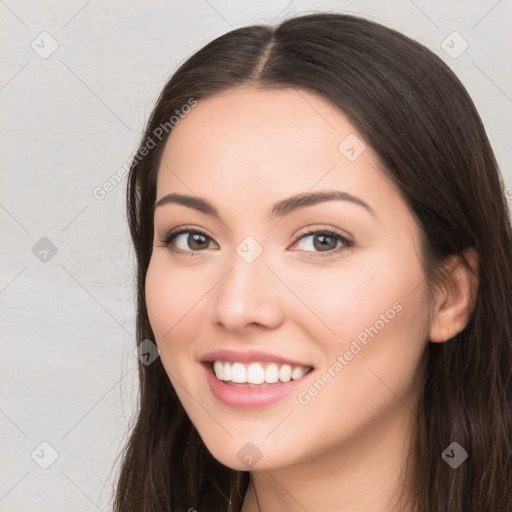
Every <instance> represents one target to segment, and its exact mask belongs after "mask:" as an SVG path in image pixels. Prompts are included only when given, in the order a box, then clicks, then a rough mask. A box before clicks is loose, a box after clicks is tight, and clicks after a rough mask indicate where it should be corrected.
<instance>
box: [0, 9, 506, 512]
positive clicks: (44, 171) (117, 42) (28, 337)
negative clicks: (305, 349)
mask: <svg viewBox="0 0 512 512" xmlns="http://www.w3.org/2000/svg"><path fill="white" fill-rule="evenodd" d="M313 10H316V11H321V10H333V11H338V12H343V13H349V14H356V15H361V16H364V17H367V18H369V19H371V20H374V21H377V22H380V23H382V24H384V25H387V26H389V27H392V28H395V29H397V30H399V31H401V32H403V33H404V34H406V35H408V36H410V37H412V38H413V39H416V40H417V41H419V42H421V43H422V44H424V45H425V46H427V47H428V48H430V49H431V50H433V51H434V52H435V53H436V54H438V55H439V56H440V57H441V58H442V59H443V60H444V61H445V62H446V63H447V64H448V65H449V66H450V67H451V68H452V69H453V70H454V71H455V73H456V74H457V75H458V77H459V78H460V79H461V80H462V82H463V83H464V85H465V86H466V88H467V89H468V91H469V93H470V95H471V97H472V98H473V100H474V102H475V104H476V106H477V108H478V110H479V112H480V115H481V117H482V119H483V121H484V124H485V126H486V129H487V132H488V135H489V138H490V140H491V143H492V145H493V148H494V151H495V154H496V157H497V160H498V162H499V164H500V166H501V169H502V172H503V175H504V178H505V181H506V183H507V184H508V185H509V186H512V166H511V164H512V149H511V144H510V136H511V127H512V99H511V98H512V69H511V67H510V60H509V56H510V50H511V47H512V44H511V43H512V36H511V34H512V31H510V25H511V21H512V13H511V12H512V4H511V1H510V0H501V1H497V0H479V1H472V2H467V1H463V0H458V1H449V2H447V1H446V0H434V1H426V0H415V1H412V0H394V1H388V2H386V3H385V5H384V3H383V2H381V1H377V0H375V1H369V0H368V1H361V0H360V1H330V2H329V1H316V2H313V1H299V0H295V1H291V2H290V1H289V0H282V1H281V0H278V1H269V0H266V1H260V2H249V1H243V2H239V1H235V0H208V1H207V0H187V1H183V2H177V1H174V2H164V1H156V0H152V1H144V2H143V1H142V0H139V1H134V0H131V1H126V2H121V1H107V2H104V1H103V2H101V1H99V0H89V1H85V0H73V1H70V2H57V1H56V0H51V1H50V0H46V1H45V2H42V1H38V2H34V1H29V0H22V1H16V0H5V1H4V0H0V20H1V21H0V24H1V25H0V26H1V29H0V55H1V59H2V60H1V62H2V65H1V66H0V102H1V107H0V123H1V130H2V136H1V138H0V154H1V162H0V180H1V181H0V223H1V239H0V257H1V262H2V265H1V271H0V308H1V330H0V336H1V357H0V386H1V388H0V389H1V395H0V453H1V455H0V461H1V463H0V464H1V470H0V510H1V511H6V512H7V511H13V512H19V511H23V512H32V511H42V510H45V511H46V510H52V511H57V512H58V511H69V510H80V511H84V512H88V511H92V512H94V511H97V510H101V511H107V510H111V495H112V486H113V481H114V474H115V469H116V466H115V464H114V461H115V459H116V456H117V454H118V453H119V451H120V449H121V447H122V445H123V443H124V441H125V436H126V432H127V430H128V428H129V422H130V417H131V415H132V414H133V411H134V404H135V400H136V396H137V381H136V378H135V377H136V372H135V369H136V364H137V360H136V358H135V356H134V354H133V349H134V347H135V345H136V340H135V335H134V320H135V313H134V287H133V275H134V271H133V268H134V266H133V250H132V248H131V246H130V240H129V235H128V227H127V222H126V218H125V210H124V208H125V206H124V200H125V190H124V187H125V184H126V183H125V182H126V180H125V179H124V180H122V182H121V183H120V184H119V185H118V186H117V187H115V188H114V189H113V190H112V191H110V192H109V193H108V194H106V197H105V198H104V199H102V200H98V199H96V198H95V197H94V196H93V190H94V189H95V188H96V187H101V186H102V185H103V183H105V182H106V181H107V180H108V179H109V177H110V176H111V175H112V174H114V173H115V172H116V170H117V169H119V168H120V167H122V166H123V165H124V164H125V162H126V161H127V159H128V158H129V157H130V156H131V155H132V154H133V152H134V151H135V150H136V149H137V146H138V142H139V140H140V138H141V134H142V130H143V127H144V123H145V122H146V120H147V118H148V116H149V113H150V112H151V109H152V107H153V105H154V102H155V100H156V98H157V96H158V94H159V93H160V90H161V89H162V87H163V85H164V83H165V82H166V80H167V79H168V78H169V76H170V75H171V74H172V73H173V71H174V70H175V69H176V67H177V66H178V65H179V64H180V63H181V62H183V61H184V60H185V59H186V58H188V57H189V56H190V55H191V54H192V53H193V52H195V51H196V50H198V49H199V48H200V47H202V46H204V45H205V44H206V43H207V42H209V41H211V40H212V39H214V38H216V37H217V36H220V35H221V34H224V33H225V32H228V31H229V30H231V29H233V28H237V27H241V26H244V25H250V24H255V23H270V22H273V23H277V22H278V21H279V20H281V19H283V18H284V17H287V16H289V15H291V14H293V13H299V12H311V11H313ZM454 31H455V32H457V33H458V34H459V35H453V34H452V33H453V32H454ZM42 32H47V34H43V35H41V33H42ZM447 37H449V39H447ZM443 41H445V43H443ZM446 41H447V42H448V45H449V46H451V47H453V48H452V49H451V50H450V52H451V53H452V55H449V54H448V53H447V52H446V51H445V50H444V49H443V45H444V47H445V48H446V47H447V46H446V45H447V43H446ZM464 41H466V42H467V44H468V45H469V46H468V48H467V49H466V51H464V52H463V53H462V54H461V55H457V56H455V54H457V53H459V52H460V51H462V49H463V48H464V46H465V44H466V43H465V42H464ZM52 45H53V46H55V45H58V47H57V48H56V50H55V51H54V52H53V53H52V54H51V55H48V53H49V52H50V51H51V50H52V49H53V46H52ZM449 46H448V47H449ZM43 57H45V58H43ZM214 126H215V120H212V129H214ZM511 191H512V189H511ZM510 196H511V197H512V192H511V193H510ZM41 239H43V240H42V241H41ZM36 244H38V245H36ZM34 246H35V249H33V248H34ZM45 250H46V251H47V252H46V253H44V251H45ZM55 251H56V252H55ZM38 254H39V255H40V256H39V257H37V255H38ZM41 255H42V256H41ZM44 259H46V261H43V260H44ZM41 443H45V444H41ZM46 443H48V444H46ZM50 463H51V465H50V466H49V467H48V468H47V469H44V468H43V467H41V466H45V465H48V464H50ZM311 512H313V511H311Z"/></svg>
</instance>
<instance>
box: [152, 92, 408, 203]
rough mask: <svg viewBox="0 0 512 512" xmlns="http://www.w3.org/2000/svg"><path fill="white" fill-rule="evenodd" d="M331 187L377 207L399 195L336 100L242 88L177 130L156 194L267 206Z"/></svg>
mask: <svg viewBox="0 0 512 512" xmlns="http://www.w3.org/2000/svg"><path fill="white" fill-rule="evenodd" d="M347 150H349V152H348V153H347ZM354 156H356V158H354ZM329 188H331V189H336V190H340V189H341V190H344V191H346V192H349V193H351V194H354V195H358V196H364V197H365V198H366V199H365V201H367V202H369V203H370V202H373V203H374V205H376V206H374V208H375V209H377V208H378V207H379V205H380V204H383V202H384V201H386V200H389V197H387V196H390V195H391V196H393V195H395V196H396V195H397V191H396V189H395V188H394V187H393V185H392V183H391V182H390V180H389V179H388V178H387V177H386V176H384V174H383V173H382V172H381V171H380V170H379V163H378V159H377V157H376V155H375V153H374V152H373V151H372V150H371V148H369V147H368V146H367V145H366V143H365V142H364V140H363V137H362V136H361V135H360V134H359V133H358V131H357V130H356V129H355V127H354V126H353V125H352V124H351V123H350V121H349V120H348V119H347V117H346V116H345V114H344V113H343V112H342V111H341V110H340V109H338V108H337V107H336V106H334V105H333V104H332V103H330V102H328V101H327V100H325V99H323V98H321V97H319V96H318V95H315V94H312V93H310V92H307V91H304V90H298V89H284V90H260V89H253V88H244V89H238V90H231V91H227V92H224V93H222V94H219V95H217V96H214V97H211V98H208V99H206V100H199V101H198V104H197V105H196V106H195V107H194V108H193V109H191V111H190V113H188V114H186V115H185V116H184V118H183V119H181V120H180V122H179V123H178V124H177V125H176V126H175V127H174V129H173V131H172V133H171V135H170V137H169V138H168V141H167V144H166V147H165V150H164V154H163V158H162V163H161V166H160V169H159V172H158V182H157V198H160V197H162V196H163V195H164V194H167V193H170V192H182V193H186V194H189V195H190V194H191V193H192V194H196V195H200V196H202V197H208V198H211V199H212V202H216V198H218V200H219V201H222V202H224V199H225V198H226V197H228V198H229V199H230V206H231V207H233V209H234V210H235V209H236V208H237V207H239V208H242V209H243V208H245V207H246V206H247V205H248V204H249V203H250V202H251V201H252V200H253V199H254V198H258V200H259V202H260V203H261V202H262V201H265V203H266V204H267V203H268V204H270V203H271V202H274V201H275V200H278V199H280V198H282V197H283V195H291V194H294V193H302V192H306V191H311V190H312V189H319V190H320V189H322V190H324V189H329ZM395 199H397V198H396V197H395ZM398 199H399V198H398Z"/></svg>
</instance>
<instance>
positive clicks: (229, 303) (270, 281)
mask: <svg viewBox="0 0 512 512" xmlns="http://www.w3.org/2000/svg"><path fill="white" fill-rule="evenodd" d="M264 254H265V253H263V254H262V255H260V256H259V257H258V258H257V259H256V260H255V261H253V262H252V263H248V262H246V261H245V260H244V259H242V258H241V257H240V256H239V255H238V254H235V255H234V257H233V259H232V266H231V269H230V270H229V271H228V272H227V273H225V274H224V277H222V278H221V280H220V282H219V283H218V284H217V286H215V288H214V290H212V292H213V293H212V295H211V300H210V320H211V322H212V324H213V325H214V326H215V327H217V328H222V329H224V330H225V331H230V332H232V333H237V334H243V332H244V331H246V330H248V329H250V328H254V326H255V325H259V326H263V327H267V328H273V329H275V328H276V327H278V326H279V325H280V324H281V323H282V322H283V312H284V311H283V309H284V308H283V290H282V284H281V283H280V282H279V280H278V279H277V277H276V276H275V274H274V273H273V272H272V271H271V270H270V269H269V268H268V266H267V260H266V258H265V257H264Z"/></svg>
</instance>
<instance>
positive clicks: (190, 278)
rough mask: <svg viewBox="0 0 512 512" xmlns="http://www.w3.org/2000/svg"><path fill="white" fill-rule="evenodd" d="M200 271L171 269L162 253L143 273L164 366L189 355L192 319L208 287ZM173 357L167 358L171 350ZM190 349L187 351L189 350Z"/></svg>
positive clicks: (193, 319) (152, 324) (191, 347)
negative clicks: (145, 273) (145, 272)
mask: <svg viewBox="0 0 512 512" xmlns="http://www.w3.org/2000/svg"><path fill="white" fill-rule="evenodd" d="M199 274H200V272H194V271H190V272H188V271H183V269H181V270H176V269H172V268H171V267H170V266H169V263H168V262H166V261H165V256H162V255H156V257H154V258H152V260H151V262H150V265H149V268H148V272H147V275H146V287H145V293H146V306H147V310H148V317H149V321H150V324H151V327H152V329H153V333H154V335H155V338H156V340H155V341H156V344H157V345H158V347H159V349H160V352H161V357H162V362H163V364H164V366H166V367H167V366H168V364H167V363H170V362H171V361H172V362H173V364H176V361H177V360H179V359H180V358H182V357H188V358H190V357H192V355H191V354H192V352H191V350H192V349H193V347H194V344H193V343H191V342H190V341H191V340H190V336H191V335H193V333H194V332H195V331H194V328H193V327H194V326H193V324H194V322H195V321H196V319H197V317H196V316H195V315H197V314H198V310H199V309H200V308H201V307H202V303H201V298H204V296H205V294H206V293H207V291H208V289H209V287H208V286H207V283H208V280H207V279H206V280H205V279H204V277H203V278H200V277H199ZM171 351H172V353H173V357H172V358H171V357H170V353H171ZM189 352H190V353H189Z"/></svg>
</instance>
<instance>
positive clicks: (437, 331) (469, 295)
mask: <svg viewBox="0 0 512 512" xmlns="http://www.w3.org/2000/svg"><path fill="white" fill-rule="evenodd" d="M478 284H479V279H478V253H477V252H476V250H475V249H474V248H472V247H470V248H468V249H466V250H465V251H464V252H463V253H462V255H459V254H457V255H454V256H451V257H450V258H449V259H448V261H447V272H446V277H445V278H444V279H443V283H442V284H441V286H440V287H439V291H438V293H437V295H436V299H435V304H434V310H433V313H432V317H431V323H430V335H429V340H430V341H432V342H434V343H442V342H444V341H448V340H450V339H451V338H453V337H454V336H455V335H457V334H458V333H459V332H461V331H462V330H464V328H465V327H466V325H467V324H468V322H469V319H470V317H471V313H472V312H473V309H474V307H475V303H476V297H477V294H478Z"/></svg>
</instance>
